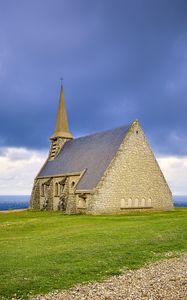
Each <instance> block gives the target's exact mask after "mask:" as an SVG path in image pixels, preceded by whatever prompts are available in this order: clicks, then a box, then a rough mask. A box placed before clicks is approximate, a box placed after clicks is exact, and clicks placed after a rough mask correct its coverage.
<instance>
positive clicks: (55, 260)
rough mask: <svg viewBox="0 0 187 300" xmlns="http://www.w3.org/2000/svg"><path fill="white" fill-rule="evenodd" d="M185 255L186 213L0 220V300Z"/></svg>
mask: <svg viewBox="0 0 187 300" xmlns="http://www.w3.org/2000/svg"><path fill="white" fill-rule="evenodd" d="M186 250H187V209H176V210H175V211H172V212H144V213H141V214H140V213H135V212H134V213H129V214H126V215H123V216H84V215H79V216H75V215H74V216H68V215H63V214H61V213H55V212H34V211H33V212H32V211H24V212H19V213H10V214H2V213H1V214H0V299H4V298H8V299H10V298H11V297H23V298H24V299H26V298H27V297H28V296H29V295H30V294H39V293H46V292H49V291H51V290H54V289H63V288H68V287H71V286H72V285H74V284H76V283H78V282H86V281H91V280H100V279H102V278H104V277H106V276H110V275H113V274H119V273H120V270H121V269H122V268H138V267H140V266H142V265H143V264H145V263H146V262H150V261H155V260H157V259H160V258H162V257H163V256H164V254H165V253H166V252H173V253H176V252H178V251H186Z"/></svg>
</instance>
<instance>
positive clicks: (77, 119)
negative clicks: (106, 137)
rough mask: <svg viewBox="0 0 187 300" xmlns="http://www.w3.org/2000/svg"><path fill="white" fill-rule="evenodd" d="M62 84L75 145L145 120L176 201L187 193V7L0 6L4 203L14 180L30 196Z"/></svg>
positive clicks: (158, 3) (83, 1)
mask: <svg viewBox="0 0 187 300" xmlns="http://www.w3.org/2000/svg"><path fill="white" fill-rule="evenodd" d="M60 77H63V78H64V91H65V99H66V106H67V110H68V117H69V127H70V129H71V132H72V134H73V135H74V136H75V137H76V136H80V135H84V134H89V133H92V132H96V131H101V130H105V129H107V128H112V127H117V126H120V125H123V124H127V123H129V122H132V121H133V120H134V119H135V118H138V119H139V121H140V123H141V125H142V127H143V129H144V131H145V134H146V135H147V137H148V140H149V142H150V144H151V147H152V149H153V151H154V152H155V153H156V156H157V158H158V159H160V163H161V167H162V169H163V171H164V174H165V176H166V177H167V179H168V181H169V183H170V185H171V187H172V189H173V190H174V193H178V194H184V193H186V194H187V179H185V178H187V134H186V132H187V121H186V120H187V1H186V0H164V1H163V0H95V1H91V0H50V1H49V0H32V1H28V0H22V1H21V0H15V1H11V0H0V162H1V165H0V172H1V175H0V194H5V193H10V188H9V186H8V185H9V182H8V179H9V180H12V182H13V183H12V187H13V188H12V191H11V193H12V194H13V193H14V192H16V191H17V188H18V186H19V184H20V188H19V191H17V192H16V193H23V190H24V189H23V185H24V183H23V181H24V180H23V178H24V177H25V176H27V175H26V174H27V173H28V165H27V163H28V161H30V168H29V170H30V172H29V174H28V186H27V188H26V190H27V192H26V190H25V192H24V193H29V191H30V190H29V189H30V188H31V185H32V180H33V177H34V175H36V174H35V172H37V171H38V170H37V171H36V168H38V166H39V165H40V164H41V163H42V161H43V159H45V156H46V154H47V151H48V147H49V137H50V135H51V134H52V133H53V130H54V124H55V116H56V111H57V104H58V98H59V89H60V80H59V79H60ZM23 153H24V155H23ZM22 155H23V156H24V158H25V155H26V157H27V159H26V160H23V158H22ZM34 158H35V160H36V161H38V164H37V163H34ZM163 159H164V161H163ZM176 160H177V161H176ZM24 161H25V165H24ZM31 162H32V163H31ZM15 163H16V164H20V166H21V168H22V169H21V170H22V171H20V173H21V175H22V177H23V178H22V177H21V178H22V179H20V177H19V176H18V174H17V170H18V165H17V167H16V166H15ZM32 164H33V165H32ZM24 166H25V167H24ZM32 166H33V167H32ZM24 168H25V169H24ZM176 173H177V174H178V176H177V178H176ZM7 174H8V175H7ZM10 174H11V175H10ZM5 175H6V176H5ZM21 175H20V176H21ZM7 176H8V177H7ZM16 176H17V177H16ZM11 178H12V179H11ZM16 180H17V181H16ZM18 180H22V181H19V182H20V183H19V184H18ZM24 188H25V186H24Z"/></svg>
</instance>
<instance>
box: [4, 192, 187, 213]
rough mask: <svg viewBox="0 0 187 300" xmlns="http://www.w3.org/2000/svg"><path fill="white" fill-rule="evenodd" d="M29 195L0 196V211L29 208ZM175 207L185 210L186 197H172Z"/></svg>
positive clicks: (186, 204) (186, 205)
mask: <svg viewBox="0 0 187 300" xmlns="http://www.w3.org/2000/svg"><path fill="white" fill-rule="evenodd" d="M29 200H30V195H26V196H0V210H9V209H20V208H28V207H29ZM173 200H174V205H175V207H186V208H187V196H174V197H173Z"/></svg>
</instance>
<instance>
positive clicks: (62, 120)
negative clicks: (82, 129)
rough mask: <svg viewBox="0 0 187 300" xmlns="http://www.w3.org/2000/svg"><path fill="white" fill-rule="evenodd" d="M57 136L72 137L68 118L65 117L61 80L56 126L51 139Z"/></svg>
mask: <svg viewBox="0 0 187 300" xmlns="http://www.w3.org/2000/svg"><path fill="white" fill-rule="evenodd" d="M58 137H62V138H69V139H72V138H73V136H72V134H71V133H70V131H69V127H68V119H67V113H66V106H65V101H64V89H63V85H62V82H61V89H60V99H59V105H58V112H57V117H56V126H55V131H54V133H53V135H52V137H51V139H54V138H58Z"/></svg>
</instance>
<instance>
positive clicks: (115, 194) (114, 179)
mask: <svg viewBox="0 0 187 300" xmlns="http://www.w3.org/2000/svg"><path fill="white" fill-rule="evenodd" d="M172 208H173V204H172V194H171V191H170V189H169V187H168V185H167V183H166V181H165V178H164V176H163V174H162V172H161V170H160V168H159V166H158V164H157V162H156V160H155V158H154V155H153V153H152V151H151V149H150V147H149V145H148V143H147V141H146V138H145V136H144V133H143V131H142V129H141V127H140V125H139V123H138V122H137V121H135V122H134V123H133V125H132V126H131V128H130V130H129V132H128V134H127V136H126V138H125V140H124V142H123V143H122V145H121V146H120V148H119V150H118V152H117V154H116V156H115V157H114V159H113V161H112V162H111V164H110V166H109V167H108V169H107V170H106V172H105V174H104V175H103V177H102V179H101V181H100V182H99V184H98V186H97V187H96V189H95V192H94V195H93V197H92V199H90V203H89V207H88V213H94V214H102V213H122V212H124V211H126V210H129V209H131V210H132V209H156V210H160V209H163V210H170V209H172Z"/></svg>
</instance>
